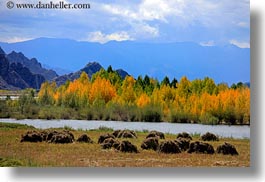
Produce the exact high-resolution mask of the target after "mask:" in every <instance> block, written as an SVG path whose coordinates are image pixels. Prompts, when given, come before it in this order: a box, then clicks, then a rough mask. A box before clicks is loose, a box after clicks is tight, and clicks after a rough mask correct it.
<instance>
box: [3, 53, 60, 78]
mask: <svg viewBox="0 0 265 182" xmlns="http://www.w3.org/2000/svg"><path fill="white" fill-rule="evenodd" d="M6 57H7V59H8V61H9V62H10V63H20V64H22V66H23V67H26V68H28V69H29V70H30V72H31V73H33V74H40V75H42V76H43V77H44V78H45V79H46V80H49V81H50V80H52V79H54V78H56V77H57V76H58V75H57V73H56V72H55V71H53V70H48V69H45V68H43V67H42V65H41V63H39V62H38V60H37V59H36V58H32V59H29V58H27V57H26V56H24V54H23V53H21V52H19V53H17V52H15V51H12V52H11V53H10V54H8V55H7V56H6Z"/></svg>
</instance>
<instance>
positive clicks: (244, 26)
mask: <svg viewBox="0 0 265 182" xmlns="http://www.w3.org/2000/svg"><path fill="white" fill-rule="evenodd" d="M237 26H239V27H242V28H248V27H249V26H250V25H249V23H247V22H239V23H238V24H237Z"/></svg>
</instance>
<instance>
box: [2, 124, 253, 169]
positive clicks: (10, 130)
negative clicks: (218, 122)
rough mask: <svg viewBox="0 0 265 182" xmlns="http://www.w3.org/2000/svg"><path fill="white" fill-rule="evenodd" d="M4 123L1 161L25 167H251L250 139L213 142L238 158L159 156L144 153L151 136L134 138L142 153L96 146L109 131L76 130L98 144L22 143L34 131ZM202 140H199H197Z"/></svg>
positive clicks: (144, 134)
mask: <svg viewBox="0 0 265 182" xmlns="http://www.w3.org/2000/svg"><path fill="white" fill-rule="evenodd" d="M17 126H18V127H15V126H10V125H5V124H0V158H4V159H9V160H17V161H19V162H20V164H21V165H22V166H37V167H51V166H52V167H55V166H56V167H57V166H58V167H68V166H69V167H70V166H71V167H72V166H78V167H226V166H229V167H249V166H250V141H249V140H247V139H242V140H238V139H237V140H236V139H221V140H220V141H218V142H209V143H211V144H212V145H213V146H214V148H215V149H216V148H217V146H218V145H220V144H223V143H224V141H226V142H229V143H231V144H233V145H235V146H236V148H237V150H238V152H239V155H238V156H225V155H220V154H214V155H207V154H188V153H184V152H183V153H181V154H159V153H157V152H155V151H144V150H142V149H141V148H140V145H141V142H142V141H143V140H144V138H145V136H146V135H147V133H143V132H138V133H137V134H138V139H130V141H131V142H132V143H133V144H135V145H136V146H137V147H138V149H139V151H140V153H138V154H131V153H121V152H117V151H115V150H114V149H111V150H102V149H101V147H100V145H98V144H96V142H97V139H98V137H99V136H100V135H101V134H103V133H106V131H100V130H96V131H72V132H73V134H74V135H75V137H76V138H77V137H78V136H80V135H81V134H83V133H87V134H88V135H89V136H90V137H91V138H92V139H93V141H95V144H84V143H73V144H50V143H45V142H43V143H27V142H24V143H20V136H21V134H23V133H25V132H26V131H28V130H32V128H27V127H25V126H23V127H21V126H20V125H17ZM175 138H176V136H175V135H169V134H167V135H166V139H175ZM193 140H194V141H195V140H198V138H194V139H193Z"/></svg>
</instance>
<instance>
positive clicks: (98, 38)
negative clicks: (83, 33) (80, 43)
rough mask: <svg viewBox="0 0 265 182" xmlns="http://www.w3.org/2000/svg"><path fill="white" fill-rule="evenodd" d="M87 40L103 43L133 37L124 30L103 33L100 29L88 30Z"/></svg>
mask: <svg viewBox="0 0 265 182" xmlns="http://www.w3.org/2000/svg"><path fill="white" fill-rule="evenodd" d="M87 40H88V41H90V42H99V43H102V44H103V43H106V42H108V41H111V40H116V41H125V40H133V38H131V37H130V36H129V35H128V33H127V32H125V31H121V32H115V33H112V34H104V33H102V32H101V31H96V32H90V33H89V35H88V39H87Z"/></svg>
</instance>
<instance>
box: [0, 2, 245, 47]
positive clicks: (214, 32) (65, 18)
mask: <svg viewBox="0 0 265 182" xmlns="http://www.w3.org/2000/svg"><path fill="white" fill-rule="evenodd" d="M57 1H59V0H54V2H57ZM16 2H23V3H28V2H30V3H32V2H34V3H38V2H36V1H34V0H28V1H26V0H23V1H22V0H18V1H16ZM42 2H44V3H46V2H47V3H49V2H50V0H43V1H42ZM68 2H70V3H83V2H85V1H83V0H80V1H74V0H68ZM88 3H90V4H91V9H89V10H37V9H23V10H22V9H16V10H9V9H7V8H6V7H5V4H4V3H3V6H0V12H1V19H0V34H1V37H0V41H1V40H7V39H12V38H13V37H22V38H21V40H22V39H23V37H26V38H28V37H29V38H37V37H57V38H69V39H75V40H84V39H86V36H87V35H88V34H87V32H90V34H89V38H90V39H86V40H92V41H98V42H101V43H102V42H106V41H110V40H117V41H121V40H135V41H142V42H179V41H192V42H197V43H200V44H202V45H205V46H209V45H212V44H211V42H209V41H208V42H207V41H206V42H205V40H212V41H213V42H214V45H220V44H225V43H226V44H227V43H230V40H233V39H235V40H249V39H250V38H249V32H250V26H249V22H250V17H249V0H234V1H230V0H196V1H194V0H166V1H165V0H136V1H130V0H112V1H107V0H90V1H89V2H88ZM0 4H1V5H2V3H1V2H0ZM36 29H37V30H38V31H36ZM13 40H14V41H15V38H13ZM18 41H19V39H18Z"/></svg>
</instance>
